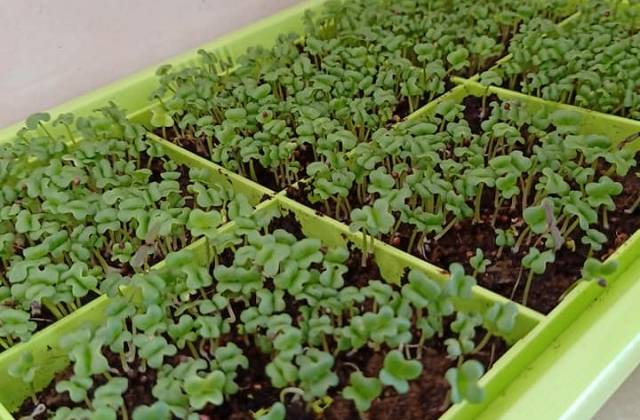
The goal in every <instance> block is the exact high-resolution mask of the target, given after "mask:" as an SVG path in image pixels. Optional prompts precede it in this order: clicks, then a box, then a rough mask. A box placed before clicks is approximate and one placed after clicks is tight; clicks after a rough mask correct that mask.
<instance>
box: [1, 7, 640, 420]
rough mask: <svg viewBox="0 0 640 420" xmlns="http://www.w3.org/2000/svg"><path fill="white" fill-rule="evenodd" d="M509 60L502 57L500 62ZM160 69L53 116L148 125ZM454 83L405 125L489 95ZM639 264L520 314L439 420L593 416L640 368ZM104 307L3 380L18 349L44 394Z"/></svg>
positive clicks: (247, 33) (261, 35)
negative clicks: (35, 368) (95, 114)
mask: <svg viewBox="0 0 640 420" xmlns="http://www.w3.org/2000/svg"><path fill="white" fill-rule="evenodd" d="M325 1H326V0H311V1H307V2H304V3H302V4H299V5H297V6H294V7H292V8H290V9H287V10H285V11H283V12H281V13H279V14H277V15H274V16H271V17H269V18H267V19H264V20H262V21H259V22H257V23H255V24H253V25H250V26H248V27H246V28H244V29H243V30H241V31H238V32H235V33H232V34H230V35H227V36H224V37H222V38H220V39H218V40H216V41H213V42H211V43H208V44H205V45H203V46H201V47H200V48H203V49H206V50H209V51H211V50H213V51H217V52H219V53H220V54H222V55H224V56H226V57H230V58H232V59H236V58H237V57H238V56H239V55H241V54H242V53H243V52H244V51H245V50H246V48H247V47H249V46H253V45H263V46H269V45H272V44H273V42H274V40H275V39H276V37H277V35H278V34H280V33H285V32H297V33H301V32H302V27H303V25H302V16H303V13H304V12H305V11H306V10H308V9H318V8H319V7H320V6H321V5H322V4H323V3H324V2H325ZM574 16H575V15H574ZM508 59H509V57H508V56H507V57H505V58H503V59H502V60H501V61H500V62H499V63H502V62H504V61H505V60H508ZM196 60H197V54H196V49H194V50H192V51H189V52H186V53H184V54H182V55H180V56H178V57H176V58H174V59H171V60H169V61H167V62H165V63H163V64H172V65H174V66H177V67H179V66H184V65H190V64H193V63H195V62H196ZM156 68H157V66H153V67H152V68H149V69H146V70H143V71H142V72H140V73H137V74H134V75H132V76H130V77H128V78H126V79H123V80H121V81H118V82H116V83H114V84H111V85H109V86H107V87H104V88H101V89H99V90H97V91H95V92H93V93H90V94H88V95H86V96H83V97H80V98H78V99H75V100H73V101H71V102H68V103H66V104H64V105H61V106H59V107H56V108H55V109H53V110H51V111H49V112H50V113H51V114H52V117H53V118H55V117H56V115H58V114H60V113H63V112H73V113H75V114H76V115H87V114H89V113H90V112H92V111H93V110H94V109H96V108H98V107H100V106H104V104H106V103H107V102H108V101H109V100H112V101H114V102H116V103H117V104H118V105H120V106H122V107H124V108H126V109H127V110H129V111H130V112H129V114H128V117H129V118H133V119H134V120H136V121H139V122H148V119H149V111H150V109H151V108H153V106H156V105H155V104H153V103H150V102H149V100H148V95H149V93H151V92H152V91H153V90H154V89H155V88H156V87H157V81H156V77H155V69H156ZM472 79H475V78H472ZM454 81H455V83H456V84H458V85H459V86H458V87H456V88H455V89H454V90H453V91H451V92H449V93H448V94H446V95H445V96H444V97H441V98H440V99H439V100H436V101H434V102H432V103H431V104H428V105H427V106H425V107H424V108H422V109H421V110H419V111H417V112H416V113H414V114H412V115H411V116H410V118H419V117H420V116H421V115H426V114H427V113H429V112H432V110H433V109H434V107H435V106H436V104H437V103H438V102H439V101H441V100H444V99H445V98H449V99H457V100H460V99H462V98H463V97H464V96H466V95H467V94H477V95H481V94H482V93H483V92H484V89H485V88H484V87H483V86H481V85H479V84H477V83H474V82H473V81H470V80H465V79H460V78H455V79H454ZM489 92H490V93H495V94H497V95H498V96H499V97H501V98H503V99H519V100H522V101H523V102H526V103H527V105H528V106H530V107H531V108H530V109H531V110H533V111H535V109H539V108H540V107H546V108H548V109H558V108H564V109H576V110H579V108H576V107H571V106H567V105H560V104H557V103H553V102H548V101H544V100H541V99H537V98H532V97H529V96H526V95H522V94H519V93H516V92H512V91H508V90H505V89H499V88H490V90H489ZM581 112H582V113H583V114H584V116H585V118H584V121H583V122H584V124H583V130H584V131H585V132H589V133H602V134H607V135H609V136H610V137H612V138H613V139H615V140H622V139H624V138H625V137H627V136H628V135H631V134H633V133H636V132H638V131H640V122H635V121H630V120H626V119H623V118H619V117H614V116H608V115H605V114H600V113H596V112H590V111H584V110H581ZM20 127H21V124H16V125H14V126H11V127H7V128H5V129H2V130H0V143H2V142H7V141H12V140H13V139H14V138H15V133H16V132H17V130H18V129H19V128H20ZM50 129H51V128H50ZM150 137H151V138H152V139H153V140H154V141H159V142H161V143H162V144H163V146H164V147H165V149H166V150H167V151H168V153H169V154H170V155H171V156H172V158H173V159H175V160H176V161H178V162H180V163H185V164H189V165H192V164H195V165H207V166H209V167H210V168H211V169H212V178H215V179H218V180H221V179H222V178H224V180H225V182H226V181H228V182H231V184H232V185H233V187H234V188H235V189H236V190H237V191H242V192H245V193H248V194H249V195H250V196H251V197H253V198H254V199H255V200H256V202H257V200H259V199H262V198H264V197H271V196H272V195H273V192H271V191H269V190H268V189H266V188H263V187H260V186H258V185H257V184H255V183H253V182H251V181H248V180H245V179H244V178H242V177H240V176H239V175H236V174H233V173H230V172H228V171H225V170H224V169H222V168H220V167H218V166H216V165H213V164H211V163H210V162H208V161H207V160H206V159H203V158H200V157H198V156H195V155H194V154H192V153H190V152H187V151H183V150H182V149H180V148H179V147H177V146H175V145H172V144H170V143H168V142H165V141H164V140H161V139H159V138H158V137H157V136H154V135H150ZM216 177H217V178H216ZM269 206H279V207H281V208H282V209H284V210H289V211H293V212H294V213H295V214H296V216H297V218H298V219H299V220H300V222H301V224H302V226H303V229H304V231H305V233H306V234H308V235H309V236H315V237H318V238H320V239H323V240H324V241H325V242H327V243H330V244H331V243H333V244H337V243H344V242H345V241H346V240H352V241H353V242H354V243H355V244H356V245H358V244H359V243H360V241H361V239H360V237H359V236H356V235H354V234H353V233H352V232H350V231H349V229H348V228H347V227H346V226H345V225H343V224H341V223H339V222H337V221H334V220H332V219H330V218H328V217H324V216H318V215H316V214H315V211H313V210H311V209H308V208H306V207H304V206H302V205H300V204H298V203H295V202H293V201H291V200H289V199H287V198H286V197H284V196H283V195H282V194H278V195H277V196H276V198H273V199H271V200H270V201H267V202H263V203H262V204H260V205H259V206H258V209H257V210H256V211H263V210H261V209H264V208H266V207H269ZM231 228H232V224H228V225H225V226H223V227H222V228H221V229H231ZM191 247H192V248H193V249H194V250H198V255H199V256H200V258H204V257H203V255H202V249H203V244H202V243H201V242H196V243H194V244H192V245H191ZM374 249H375V251H374V252H375V254H376V259H377V260H378V262H379V264H380V266H381V271H382V275H383V277H384V278H385V280H387V281H390V282H397V281H399V279H400V277H401V275H402V273H403V271H404V268H405V267H412V268H418V269H421V270H424V271H426V272H429V273H430V274H431V275H432V276H434V277H435V278H437V279H440V280H443V279H444V278H445V276H446V272H445V271H444V270H442V269H439V268H437V267H434V266H432V265H430V264H428V263H426V262H423V261H421V260H419V259H417V258H415V257H412V256H409V255H407V254H405V253H403V252H401V251H399V250H397V249H395V248H392V247H390V246H388V245H386V244H382V243H380V242H378V241H376V243H375V247H374ZM639 257H640V234H638V233H636V234H635V235H633V236H632V237H631V238H630V239H629V240H628V241H627V242H626V243H625V244H624V245H623V246H621V247H620V248H619V249H618V250H617V251H616V253H615V254H614V255H613V256H612V257H611V258H615V259H617V260H618V262H619V264H620V269H619V270H618V272H617V273H616V275H615V276H614V277H612V278H610V279H608V280H609V285H608V286H607V287H606V288H604V289H603V288H600V287H598V286H596V285H594V284H589V283H581V284H579V285H578V286H577V287H576V288H575V289H574V290H573V291H572V292H570V293H569V294H568V295H567V297H566V298H565V299H564V300H563V302H562V303H561V304H560V305H558V307H556V308H555V309H554V310H553V311H552V312H551V313H550V314H549V315H547V316H545V315H542V314H539V313H537V312H535V311H533V310H531V309H528V308H524V307H522V306H519V309H520V312H519V315H518V320H517V326H516V329H515V331H514V333H513V334H512V336H511V337H508V338H509V341H510V342H512V343H515V344H514V345H513V346H512V347H511V348H510V349H509V350H508V352H507V353H506V354H505V355H504V356H503V357H501V358H500V359H499V360H498V361H497V362H496V363H495V365H494V366H493V367H492V368H491V369H490V370H489V371H488V372H487V374H486V375H485V376H484V377H483V378H482V380H481V382H482V384H483V385H484V387H485V389H486V391H487V398H486V400H485V401H484V402H483V403H482V404H479V405H473V404H467V403H462V404H458V405H455V406H453V407H452V408H450V409H449V410H448V411H447V412H446V413H445V414H444V416H443V418H445V419H471V418H485V419H496V418H501V419H502V418H507V419H508V418H514V419H520V418H522V417H523V416H525V415H526V416H527V417H531V418H541V419H551V418H553V419H555V418H586V417H589V416H590V415H592V414H593V413H595V411H596V410H597V409H598V408H599V407H600V406H601V405H602V404H603V403H604V401H605V400H606V399H607V398H608V397H609V396H610V395H611V393H612V392H613V391H614V390H615V389H616V388H617V386H618V385H619V384H620V383H621V382H622V381H623V380H624V379H625V378H626V376H627V375H628V374H629V373H630V372H631V371H632V370H633V368H634V367H635V366H637V365H638V363H639V362H640V349H639V347H640V334H639V333H638V327H636V326H637V325H640V311H634V309H635V305H636V302H637V301H638V300H639V299H640V282H638V281H637V280H638V278H639V277H640V258H639ZM160 264H162V263H160ZM156 267H157V266H156ZM496 301H499V302H503V301H505V298H503V297H500V296H498V295H496V294H495V293H493V292H490V291H488V290H486V289H483V288H481V287H476V288H474V300H473V304H472V305H471V307H469V308H466V309H481V308H483V307H487V306H488V305H491V304H492V303H493V302H496ZM107 302H108V298H107V297H100V298H98V299H96V300H94V301H93V302H91V303H89V304H88V305H85V306H84V307H82V308H80V309H79V310H78V311H76V312H74V313H73V314H71V315H70V316H68V317H66V318H64V319H63V320H61V321H59V322H57V323H56V324H54V325H53V326H51V327H49V328H47V329H45V330H43V331H41V332H39V333H38V334H36V335H35V336H34V337H33V338H32V340H31V341H29V342H28V343H23V344H19V345H17V346H14V347H13V348H11V349H9V350H7V351H5V352H4V353H1V354H0V372H3V373H4V372H6V369H7V367H8V366H9V365H10V364H12V363H14V362H15V361H17V360H18V359H17V358H18V357H19V356H20V354H21V353H22V352H23V351H27V350H29V351H32V352H33V353H34V356H36V361H37V362H38V363H40V364H43V366H44V367H45V369H42V370H41V371H40V372H39V373H38V377H37V378H36V384H35V385H36V387H37V388H42V387H44V386H46V384H47V383H49V382H50V381H51V380H52V379H53V376H54V374H55V372H57V371H59V370H61V369H63V368H64V366H66V364H67V363H68V361H67V360H66V358H65V356H64V355H63V354H62V353H61V351H60V349H59V347H58V344H57V341H58V339H59V337H60V336H61V335H63V334H64V333H65V332H66V331H70V330H73V329H76V328H82V327H83V325H85V323H87V322H89V323H93V324H94V325H95V324H96V323H98V322H100V320H101V319H102V317H103V312H102V311H103V310H104V308H105V306H106V304H107ZM0 389H2V391H0V420H8V419H12V418H13V417H12V416H11V415H10V414H9V412H8V411H7V408H9V409H14V408H16V407H17V406H19V405H20V404H21V402H22V401H23V400H24V399H25V398H26V397H27V395H28V393H29V390H28V389H26V387H25V386H24V384H22V383H21V382H19V381H16V380H14V379H13V378H10V377H8V375H2V376H0ZM2 404H4V405H5V406H4V407H3V405H2Z"/></svg>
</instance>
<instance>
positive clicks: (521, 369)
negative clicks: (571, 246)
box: [409, 78, 640, 419]
mask: <svg viewBox="0 0 640 420" xmlns="http://www.w3.org/2000/svg"><path fill="white" fill-rule="evenodd" d="M454 81H455V82H456V83H457V84H458V85H459V86H457V87H456V88H454V89H453V90H452V91H451V92H449V93H448V94H446V95H445V96H443V97H442V98H440V99H438V100H436V101H434V102H432V103H430V104H428V105H427V106H425V107H423V108H422V109H420V110H418V111H417V112H416V113H414V114H412V115H411V116H410V117H409V118H412V119H414V118H420V117H421V116H426V115H428V114H430V113H432V112H433V111H434V110H435V107H436V106H437V105H438V103H440V102H442V101H445V100H454V101H458V102H459V101H461V100H462V99H463V98H464V97H466V96H468V95H475V96H482V95H483V94H485V92H486V87H485V86H483V85H481V84H479V83H477V82H474V81H470V80H465V79H461V78H455V79H454ZM488 94H489V95H490V94H496V95H497V96H498V97H499V98H500V99H502V100H518V101H520V102H521V103H522V104H523V105H524V106H526V109H527V110H528V111H529V112H533V113H535V112H537V111H539V110H540V109H546V110H548V111H549V112H552V111H554V110H557V109H566V110H573V111H576V112H578V113H580V114H581V115H582V125H581V132H582V133H585V134H586V133H591V134H604V135H608V136H609V137H610V138H612V139H613V140H614V141H615V142H621V141H623V140H624V139H625V138H627V137H628V136H630V135H633V134H635V133H638V132H640V122H638V121H633V120H628V119H625V118H621V117H617V116H612V115H607V114H602V113H598V112H595V111H589V110H585V109H582V108H578V107H575V106H570V105H564V104H559V103H556V102H550V101H545V100H542V99H539V98H535V97H531V96H527V95H524V94H521V93H517V92H513V91H509V90H506V89H502V88H496V87H491V88H489V90H488ZM634 149H635V150H638V145H635V146H634ZM609 259H615V260H617V261H618V263H619V269H618V271H617V272H616V274H615V275H614V276H613V277H611V278H609V279H608V286H607V287H606V288H603V287H600V286H598V285H597V284H595V283H593V282H581V283H579V284H578V285H577V286H576V287H575V288H574V289H573V290H572V291H571V292H570V293H568V294H567V296H566V297H565V299H563V301H562V302H561V303H560V304H559V305H558V306H557V307H556V308H555V309H554V310H553V311H552V312H551V313H550V314H548V315H546V316H544V315H543V316H542V317H543V320H542V321H541V322H540V323H539V324H538V325H537V326H536V328H534V329H533V330H532V331H531V332H530V333H529V334H528V335H527V336H526V337H525V338H524V339H522V340H520V341H519V342H518V343H517V344H516V346H514V348H515V347H518V351H514V352H510V353H508V354H506V355H505V356H504V357H503V359H504V362H505V363H508V364H509V369H507V370H505V371H504V376H503V377H502V379H503V380H502V381H496V382H493V383H491V385H489V384H487V398H486V400H485V401H484V402H483V403H481V404H478V405H466V406H459V407H454V408H453V409H452V410H449V412H447V413H446V414H445V415H444V416H443V419H450V418H454V414H458V413H461V412H464V414H465V418H482V419H497V418H499V419H521V418H522V415H523V413H527V416H533V418H536V419H537V418H540V419H556V418H576V419H584V418H588V417H590V416H592V415H593V414H595V412H596V411H597V410H598V408H599V407H600V406H602V404H604V402H605V401H606V400H607V398H608V397H609V396H611V394H612V393H613V392H614V391H615V389H616V388H617V387H618V386H619V385H620V384H621V383H622V382H623V381H624V379H626V377H627V376H628V375H629V374H630V373H631V372H632V371H633V369H634V367H635V366H637V365H638V364H639V363H640V354H639V352H638V349H640V313H638V311H637V310H635V307H636V305H637V302H638V300H640V281H638V280H639V279H640V231H639V232H636V233H635V234H634V235H632V236H631V237H630V238H629V239H628V240H627V241H626V242H625V243H624V244H623V245H621V246H620V247H619V248H618V249H617V250H616V251H615V252H614V253H613V254H612V255H611V256H610V257H609ZM492 385H495V388H494V387H492Z"/></svg>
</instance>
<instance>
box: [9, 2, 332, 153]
mask: <svg viewBox="0 0 640 420" xmlns="http://www.w3.org/2000/svg"><path fill="white" fill-rule="evenodd" d="M325 2H326V0H306V1H303V2H301V3H299V4H296V5H295V6H292V7H290V8H287V9H285V10H283V11H281V12H279V13H276V14H274V15H272V16H268V17H266V18H264V19H261V20H259V21H257V22H254V23H252V24H250V25H248V26H245V27H244V28H242V29H240V30H238V31H235V32H232V33H230V34H227V35H224V36H222V37H220V38H217V39H216V40H214V41H211V42H208V43H206V44H203V45H201V46H199V47H197V48H194V49H192V50H189V51H187V52H185V53H182V54H180V55H177V56H175V57H173V58H171V59H169V60H166V61H163V62H162V63H158V64H155V65H153V66H150V67H148V68H146V69H144V70H141V71H140V72H138V73H134V74H132V75H130V76H128V77H125V78H123V79H120V80H118V81H116V82H114V83H111V84H109V85H106V86H104V87H102V88H99V89H97V90H94V91H92V92H90V93H88V94H86V95H83V96H80V97H78V98H75V99H72V100H71V101H69V102H66V103H64V104H62V105H59V106H57V107H55V108H52V109H51V110H49V111H48V112H49V113H50V114H51V118H52V120H53V119H55V118H56V117H57V116H58V115H59V114H62V113H65V112H72V113H74V114H75V115H77V116H81V115H82V116H86V115H89V114H91V113H92V112H93V111H94V110H95V109H97V108H100V107H103V106H105V105H106V104H107V103H108V102H109V101H114V102H115V103H116V104H117V105H118V106H120V107H121V108H124V109H126V110H128V111H129V112H131V113H132V114H133V115H135V114H139V113H140V112H144V111H145V110H146V109H148V108H149V103H150V101H149V99H148V96H149V94H150V93H151V92H153V91H154V90H155V89H156V88H157V87H158V81H157V77H156V75H155V72H156V69H157V68H158V67H159V66H161V65H164V64H171V65H173V66H174V67H182V66H187V65H193V64H194V63H195V62H196V60H197V57H198V54H197V50H199V49H204V50H207V51H214V52H218V53H220V54H221V55H222V56H223V57H230V58H232V59H234V60H235V59H237V58H238V57H240V56H241V55H243V54H244V53H245V52H246V50H247V48H248V47H253V46H256V45H262V46H264V47H265V48H268V47H270V46H272V45H273V44H274V43H275V41H276V39H277V37H278V35H280V34H283V33H288V32H289V33H290V32H294V33H299V34H300V33H302V30H303V20H302V17H303V16H304V13H305V12H306V11H307V10H318V9H319V8H320V7H321V6H322V5H323V4H324V3H325ZM22 126H23V123H22V122H17V123H15V124H13V125H10V126H8V127H5V128H2V129H0V143H4V142H7V141H11V140H12V139H14V138H15V134H16V133H17V132H18V130H20V128H22ZM54 131H55V130H54Z"/></svg>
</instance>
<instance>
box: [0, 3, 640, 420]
mask: <svg viewBox="0 0 640 420" xmlns="http://www.w3.org/2000/svg"><path fill="white" fill-rule="evenodd" d="M294 3H297V0H232V1H228V0H182V1H178V0H102V1H90V0H57V1H54V0H0V127H3V126H6V125H9V124H10V123H13V122H15V121H18V120H21V119H24V118H25V117H26V116H27V115H29V114H31V113H33V112H37V111H41V110H46V109H49V108H51V107H53V106H55V105H58V104H61V103H63V102H66V101H67V100H69V99H72V98H74V97H76V96H79V95H81V94H84V93H87V92H90V91H91V90H93V89H96V88H98V87H100V86H102V85H105V84H107V83H109V82H112V81H114V80H117V79H119V78H121V77H123V76H126V75H128V74H131V73H133V72H135V71H137V70H141V69H143V68H145V67H148V66H150V65H153V64H155V63H158V62H160V61H161V60H163V59H166V58H170V57H171V56H174V55H176V54H179V53H181V52H183V51H185V50H188V49H191V48H194V47H197V46H198V45H200V44H203V43H205V42H207V41H210V40H212V39H214V38H215V37H217V36H219V35H221V34H223V33H226V32H230V31H232V30H234V29H238V28H241V27H242V26H244V25H246V24H247V23H249V22H252V21H255V20H257V19H259V18H261V17H264V16H267V15H270V14H273V13H275V12H276V11H278V10H280V9H282V8H284V7H287V6H290V5H292V4H294ZM585 351H588V349H585ZM596 419H597V420H610V419H625V420H626V419H629V420H632V419H633V420H635V419H640V370H636V372H634V374H633V375H632V376H631V378H630V379H629V380H627V382H626V383H625V384H624V385H623V386H622V387H621V388H620V389H619V390H618V391H617V392H616V394H614V396H613V397H612V398H611V400H609V402H608V403H607V404H606V405H605V406H604V407H603V408H602V410H601V411H600V412H599V413H598V415H597V416H596Z"/></svg>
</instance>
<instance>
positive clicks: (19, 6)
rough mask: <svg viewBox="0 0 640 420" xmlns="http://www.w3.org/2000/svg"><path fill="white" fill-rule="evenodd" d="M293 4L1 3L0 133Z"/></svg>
mask: <svg viewBox="0 0 640 420" xmlns="http://www.w3.org/2000/svg"><path fill="white" fill-rule="evenodd" d="M297 1H298V0H0V127H3V126H6V125H9V124H10V123H13V122H15V121H17V120H22V119H24V118H25V117H26V116H27V115H29V114H31V113H33V112H37V111H42V110H46V109H49V108H51V107H53V106H55V105H58V104H60V103H63V102H66V101H67V100H69V99H71V98H74V97H76V96H79V95H81V94H83V93H87V92H90V91H91V90H93V89H95V88H97V87H99V86H102V85H105V84H107V83H109V82H112V81H114V80H117V79H119V78H121V77H123V76H125V75H128V74H131V73H134V72H135V71H137V70H140V69H143V68H145V67H147V66H150V65H153V64H155V63H158V62H160V61H161V60H163V59H165V58H169V57H172V56H174V55H176V54H179V53H181V52H183V51H185V50H187V49H191V48H194V47H197V46H198V45H200V44H203V43H205V42H207V41H210V40H212V39H214V38H216V37H217V36H219V35H221V34H224V33H226V32H230V31H233V30H234V29H237V28H240V27H242V26H244V25H246V24H247V23H250V22H252V21H255V20H257V19H259V18H261V17H263V16H267V15H270V14H273V13H275V12H276V11H278V10H280V9H282V8H285V7H287V6H290V5H292V4H294V3H297Z"/></svg>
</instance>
